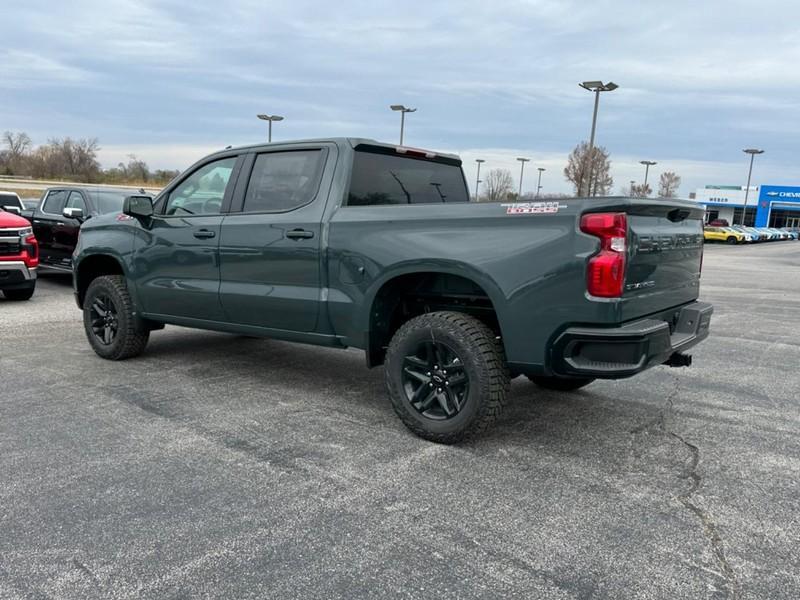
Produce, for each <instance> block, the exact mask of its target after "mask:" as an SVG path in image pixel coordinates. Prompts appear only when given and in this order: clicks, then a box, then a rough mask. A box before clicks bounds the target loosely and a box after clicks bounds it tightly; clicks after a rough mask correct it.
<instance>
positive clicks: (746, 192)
mask: <svg viewBox="0 0 800 600" xmlns="http://www.w3.org/2000/svg"><path fill="white" fill-rule="evenodd" d="M742 152H744V153H745V154H749V155H750V170H749V171H748V172H747V187H746V188H744V208H743V209H742V223H741V224H742V225H744V217H745V215H746V214H747V199H748V197H749V196H750V177H752V175H753V159H754V158H755V157H756V154H764V151H763V150H759V149H757V148H745V149H744V150H742Z"/></svg>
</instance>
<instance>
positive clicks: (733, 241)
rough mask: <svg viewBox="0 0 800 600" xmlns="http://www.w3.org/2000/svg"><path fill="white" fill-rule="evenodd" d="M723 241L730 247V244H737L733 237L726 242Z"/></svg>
mask: <svg viewBox="0 0 800 600" xmlns="http://www.w3.org/2000/svg"><path fill="white" fill-rule="evenodd" d="M725 241H726V242H728V243H729V244H731V245H732V244H735V243H736V242H737V240H736V238H735V237H733V236H731V237H729V238H728V239H727V240H725Z"/></svg>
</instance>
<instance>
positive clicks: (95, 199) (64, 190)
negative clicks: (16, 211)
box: [22, 186, 139, 271]
mask: <svg viewBox="0 0 800 600" xmlns="http://www.w3.org/2000/svg"><path fill="white" fill-rule="evenodd" d="M136 193H139V191H138V190H136V189H134V188H130V189H125V188H97V187H81V186H59V187H51V188H48V189H47V190H45V192H44V193H43V194H42V197H41V199H40V200H39V203H38V204H37V206H36V208H35V209H33V210H30V209H26V210H24V211H23V212H22V215H23V216H24V217H26V218H28V219H29V220H30V222H31V223H32V225H33V233H34V235H35V236H36V239H37V240H38V241H39V253H40V264H41V266H43V267H48V268H51V269H57V270H60V271H71V270H72V252H73V251H74V250H75V244H76V243H77V241H78V231H79V230H80V227H81V225H82V224H83V223H84V222H85V221H86V220H87V219H90V218H92V217H96V216H99V215H104V214H109V213H119V212H122V203H123V201H124V200H125V197H126V196H129V195H131V194H136Z"/></svg>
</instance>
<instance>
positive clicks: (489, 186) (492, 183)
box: [483, 169, 514, 202]
mask: <svg viewBox="0 0 800 600" xmlns="http://www.w3.org/2000/svg"><path fill="white" fill-rule="evenodd" d="M484 189H485V190H486V192H485V194H484V196H483V198H484V201H485V202H503V201H504V200H507V199H508V196H509V194H510V193H511V191H512V190H513V189H514V178H513V177H512V176H511V171H509V170H508V169H492V170H491V171H489V174H488V175H487V176H486V184H485V186H484Z"/></svg>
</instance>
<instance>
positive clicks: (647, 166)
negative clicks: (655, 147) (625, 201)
mask: <svg viewBox="0 0 800 600" xmlns="http://www.w3.org/2000/svg"><path fill="white" fill-rule="evenodd" d="M639 164H640V165H644V185H643V186H642V192H645V191H647V174H648V173H649V172H650V167H652V166H653V165H655V164H658V163H656V161H654V160H640V161H639Z"/></svg>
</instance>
